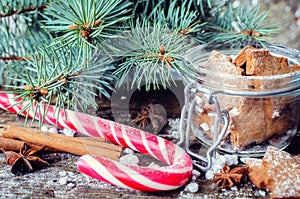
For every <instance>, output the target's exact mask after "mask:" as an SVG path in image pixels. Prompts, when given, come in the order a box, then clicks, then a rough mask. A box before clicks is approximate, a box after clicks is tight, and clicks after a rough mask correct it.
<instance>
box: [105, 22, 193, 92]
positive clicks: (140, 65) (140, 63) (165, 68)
mask: <svg viewBox="0 0 300 199" xmlns="http://www.w3.org/2000/svg"><path fill="white" fill-rule="evenodd" d="M106 46H110V47H111V49H109V50H111V51H109V50H107V52H108V54H109V55H108V56H111V57H113V58H114V59H115V60H116V61H118V60H120V59H122V62H121V63H120V64H119V67H118V69H117V70H116V71H115V72H114V73H113V74H114V75H117V76H118V77H119V80H118V83H117V86H119V87H120V86H121V85H122V84H123V82H124V81H125V80H126V79H127V78H131V79H132V87H133V86H135V85H136V86H137V87H138V88H140V87H141V86H143V85H145V86H146V89H147V90H149V89H150V88H151V86H153V88H154V89H157V88H160V87H161V86H162V87H163V88H166V87H167V85H169V84H171V83H175V80H174V77H173V73H172V72H175V71H176V72H177V73H178V74H180V75H181V76H182V77H183V78H185V77H191V76H193V75H195V71H194V69H193V68H191V67H189V66H188V65H185V64H184V62H183V58H182V56H183V54H184V52H185V51H186V50H187V49H189V48H190V46H191V44H189V40H188V36H187V35H183V34H180V33H179V32H178V31H174V32H172V31H170V30H169V29H168V28H167V27H166V26H164V25H162V24H159V23H157V24H154V25H152V23H150V22H149V21H145V20H144V21H142V22H139V21H137V22H136V23H135V26H133V27H132V29H131V31H127V32H125V33H124V34H123V35H122V36H120V37H119V38H118V39H115V40H113V41H110V43H109V44H107V45H106ZM124 58H125V60H123V59H124Z"/></svg>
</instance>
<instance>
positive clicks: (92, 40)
mask: <svg viewBox="0 0 300 199" xmlns="http://www.w3.org/2000/svg"><path fill="white" fill-rule="evenodd" d="M130 6H131V3H130V2H128V1H122V0H107V1H93V0H78V1H73V0H64V1H54V2H52V3H51V4H50V5H49V6H48V8H47V9H46V14H47V15H48V16H49V18H48V20H47V21H46V25H45V28H46V29H47V30H49V31H53V32H55V33H59V34H61V33H63V35H62V36H59V37H58V38H57V39H56V40H57V42H56V44H57V43H60V42H67V44H72V45H73V44H74V45H78V47H79V48H81V47H82V46H83V45H87V46H93V45H94V46H95V45H96V44H97V43H98V42H99V41H103V39H105V38H107V37H111V36H113V33H114V32H113V31H117V30H118V29H119V28H118V25H119V23H120V22H122V21H125V20H127V19H129V17H130V16H129V15H128V13H129V12H130V8H131V7H130Z"/></svg>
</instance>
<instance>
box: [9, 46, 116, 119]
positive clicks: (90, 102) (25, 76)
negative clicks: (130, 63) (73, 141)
mask: <svg viewBox="0 0 300 199" xmlns="http://www.w3.org/2000/svg"><path fill="white" fill-rule="evenodd" d="M79 53H80V52H79V51H78V49H74V48H72V47H70V46H67V47H65V48H60V50H56V47H55V46H53V47H50V48H49V47H48V48H39V49H38V52H37V53H36V54H32V55H31V57H30V59H27V60H26V62H25V63H22V65H21V64H20V63H19V62H14V63H12V64H11V65H9V69H10V70H11V71H12V72H13V73H14V74H17V76H12V77H10V78H11V80H12V81H15V82H16V83H15V84H13V85H6V87H7V88H9V89H11V90H12V91H13V92H14V93H18V96H17V98H18V99H21V101H20V103H26V104H28V106H26V107H25V108H24V110H29V109H30V108H32V107H36V110H35V111H41V110H42V111H43V115H45V114H46V112H47V110H43V109H42V108H43V107H44V106H45V105H47V104H48V105H49V104H54V105H55V106H56V107H57V109H59V108H68V109H73V110H77V111H83V112H85V111H87V109H88V108H90V107H93V108H96V107H97V103H96V101H95V97H96V96H97V90H100V91H102V92H101V93H102V94H107V95H108V92H107V91H108V90H109V89H112V87H111V85H110V81H112V76H111V75H110V74H107V71H111V70H112V69H113V68H112V66H111V65H109V62H108V61H106V60H104V59H102V60H101V61H99V63H98V64H92V66H90V68H89V69H86V68H85V67H84V66H83V65H84V63H83V62H82V59H78V57H80V54H79ZM100 63H101V65H100ZM45 66H47V67H45ZM104 90H105V91H106V92H104Z"/></svg>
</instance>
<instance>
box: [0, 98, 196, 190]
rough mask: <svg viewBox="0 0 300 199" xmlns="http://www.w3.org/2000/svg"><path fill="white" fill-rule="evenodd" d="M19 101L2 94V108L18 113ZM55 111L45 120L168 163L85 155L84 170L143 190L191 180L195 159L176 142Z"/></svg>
mask: <svg viewBox="0 0 300 199" xmlns="http://www.w3.org/2000/svg"><path fill="white" fill-rule="evenodd" d="M15 102H16V101H15V99H14V95H10V94H4V93H2V94H0V108H2V109H4V110H7V111H10V112H13V113H18V112H19V111H20V110H21V109H22V107H23V106H24V105H22V104H20V105H15V106H12V107H10V106H11V105H13V104H15ZM54 110H55V107H53V106H50V107H49V111H48V113H47V115H46V117H45V122H47V123H50V124H53V125H56V124H57V125H58V126H59V127H63V128H68V129H72V130H75V131H76V132H78V133H82V134H85V135H89V136H93V137H105V138H106V139H107V140H109V141H111V142H112V143H115V144H118V145H120V146H123V147H126V148H130V149H132V150H135V151H137V152H140V153H143V154H146V155H149V156H152V157H154V158H156V159H158V160H160V161H162V162H164V163H165V164H166V165H168V166H162V167H160V168H157V169H153V168H148V167H141V166H134V165H129V164H122V163H120V162H117V161H112V160H110V159H107V158H103V157H97V156H93V155H84V156H82V157H80V158H79V160H78V163H77V167H78V170H79V171H80V172H82V173H84V174H86V175H88V176H91V177H93V178H96V179H99V180H102V181H105V182H108V183H111V184H113V185H117V186H119V187H123V188H130V189H135V190H141V191H167V190H173V189H176V188H178V187H181V186H182V185H184V184H185V183H186V182H187V181H188V180H189V178H190V176H191V172H192V168H193V163H192V160H191V158H190V156H189V155H188V154H187V153H186V152H185V151H184V150H183V149H182V148H180V147H179V146H177V145H176V144H174V143H173V142H170V141H168V140H165V139H163V138H161V137H158V136H156V135H153V134H150V133H147V132H144V131H141V130H139V129H136V128H133V127H129V126H126V125H122V124H119V123H116V122H113V121H110V120H105V119H102V118H98V117H94V116H91V115H87V114H83V113H78V112H74V111H70V110H65V111H63V110H60V112H59V114H60V116H59V120H58V121H56V116H54ZM22 114H23V115H25V114H26V113H25V112H23V113H22ZM28 114H29V116H30V117H33V116H34V115H33V114H34V113H33V111H32V110H30V111H29V112H28ZM65 114H66V115H65Z"/></svg>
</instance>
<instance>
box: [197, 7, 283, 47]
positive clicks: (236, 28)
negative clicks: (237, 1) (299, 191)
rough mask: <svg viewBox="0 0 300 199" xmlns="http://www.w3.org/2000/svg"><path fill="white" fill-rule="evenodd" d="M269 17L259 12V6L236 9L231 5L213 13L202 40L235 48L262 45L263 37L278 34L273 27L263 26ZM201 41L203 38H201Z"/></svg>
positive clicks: (276, 29)
mask: <svg viewBox="0 0 300 199" xmlns="http://www.w3.org/2000/svg"><path fill="white" fill-rule="evenodd" d="M268 15H269V11H268V12H261V11H260V6H257V7H254V8H253V7H249V6H247V5H243V6H239V7H237V8H236V9H234V8H233V6H232V5H231V4H229V6H228V7H227V9H225V10H218V11H217V12H215V13H214V17H213V19H212V20H211V21H210V22H209V24H208V25H207V29H206V30H205V31H206V32H205V34H203V35H200V37H201V36H204V39H205V40H207V41H208V42H224V43H231V44H233V45H235V46H245V45H251V44H252V43H259V44H261V45H263V42H265V41H266V39H264V37H267V36H274V35H275V34H276V33H277V32H278V30H279V29H278V28H277V27H276V26H275V25H269V26H264V23H265V21H266V20H267V17H268ZM201 40H203V38H201Z"/></svg>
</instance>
